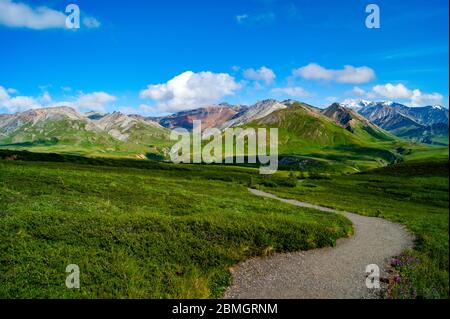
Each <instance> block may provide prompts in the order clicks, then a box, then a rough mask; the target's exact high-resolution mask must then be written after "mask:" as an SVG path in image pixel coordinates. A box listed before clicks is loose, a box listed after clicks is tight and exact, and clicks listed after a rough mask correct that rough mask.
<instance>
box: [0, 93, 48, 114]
mask: <svg viewBox="0 0 450 319" xmlns="http://www.w3.org/2000/svg"><path fill="white" fill-rule="evenodd" d="M8 90H9V89H5V88H4V87H3V86H0V108H5V109H7V110H8V112H10V113H15V112H21V111H25V110H28V109H33V108H39V107H41V104H40V103H39V102H38V101H37V99H35V98H33V97H31V96H14V97H11V96H10V95H9V94H8Z"/></svg>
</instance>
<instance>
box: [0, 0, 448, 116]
mask: <svg viewBox="0 0 450 319" xmlns="http://www.w3.org/2000/svg"><path fill="white" fill-rule="evenodd" d="M69 3H74V4H77V5H78V6H79V8H80V10H81V27H80V29H77V30H69V29H67V28H65V25H64V23H62V19H63V18H64V17H63V16H62V14H65V15H67V14H66V13H64V11H65V8H66V6H67V5H68V4H69ZM369 3H376V4H377V5H378V6H379V8H380V14H381V15H380V17H381V20H380V22H381V25H380V28H379V29H368V28H367V27H366V25H365V20H366V17H367V15H368V13H366V12H365V8H366V6H367V5H368V4H369ZM39 7H45V9H42V8H41V9H39ZM0 9H3V10H0V40H1V43H2V49H1V50H0V112H16V111H22V110H24V109H27V108H30V107H41V106H53V105H58V104H61V103H63V104H68V105H71V106H74V107H76V108H78V109H79V110H82V111H86V110H89V109H95V110H99V111H111V110H122V111H125V112H135V113H142V114H148V115H157V114H163V113H168V112H174V111H178V110H183V109H189V108H193V107H196V106H204V105H206V104H211V103H217V102H222V101H226V102H230V103H243V104H250V103H254V102H255V101H257V100H259V99H265V98H277V99H287V98H293V99H297V100H301V101H305V102H308V103H311V104H313V105H317V106H325V105H328V104H330V103H331V102H334V101H343V100H346V99H359V98H362V99H369V100H395V101H400V102H403V103H405V104H407V105H411V106H420V105H428V104H443V105H445V106H448V95H449V93H448V84H449V83H448V77H449V65H448V55H449V54H448V37H449V34H448V24H449V21H448V1H447V0H427V1H425V0H421V1H418V0H408V1H399V0H389V1H381V0H376V1H375V0H373V1H360V0H354V1H353V0H345V1H326V0H315V1H313V0H298V1H294V0H289V1H283V0H240V1H238V0H236V1H234V0H227V1H219V0H216V1H206V0H204V1H200V0H197V1H195V0H192V1H171V0H168V1H158V2H157V1H144V0H141V1H138V0H128V1H106V0H80V1H78V0H72V1H59V0H41V1H37V0H36V1H34V0H33V1H31V0H0Z"/></svg>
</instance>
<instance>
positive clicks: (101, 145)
mask: <svg viewBox="0 0 450 319" xmlns="http://www.w3.org/2000/svg"><path fill="white" fill-rule="evenodd" d="M114 114H116V113H113V115H114ZM120 116H121V119H122V120H123V119H124V118H126V119H128V120H127V123H126V124H127V125H126V126H125V125H123V124H124V122H120V121H114V119H115V120H117V118H116V116H114V117H113V118H111V117H110V116H105V117H103V118H102V121H103V122H102V123H101V124H102V125H100V120H99V121H92V120H90V119H88V118H86V117H84V116H83V115H81V114H79V113H77V112H76V111H75V110H73V109H70V108H64V107H62V108H51V109H42V110H33V111H28V112H24V113H21V114H17V115H15V117H14V118H10V119H9V120H8V122H6V121H3V122H2V123H0V124H1V125H0V131H1V132H2V134H3V135H0V148H9V149H28V150H32V151H36V152H58V153H72V154H82V155H89V156H112V157H140V158H145V157H154V156H155V155H156V156H159V157H163V156H164V154H165V153H167V150H168V147H169V146H170V143H169V132H168V130H166V129H164V128H162V127H160V126H157V125H152V124H148V123H145V122H144V121H139V120H136V119H132V118H129V117H127V116H126V115H123V114H120ZM106 128H107V129H106Z"/></svg>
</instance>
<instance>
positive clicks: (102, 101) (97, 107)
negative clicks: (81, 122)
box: [68, 92, 116, 112]
mask: <svg viewBox="0 0 450 319" xmlns="http://www.w3.org/2000/svg"><path fill="white" fill-rule="evenodd" d="M114 101H116V97H115V96H114V95H110V94H108V93H106V92H93V93H88V94H85V93H81V94H79V95H78V96H77V97H76V99H75V100H74V101H73V102H68V106H72V107H73V108H75V109H77V110H78V111H82V112H85V111H95V112H106V106H107V105H108V104H109V103H111V102H114Z"/></svg>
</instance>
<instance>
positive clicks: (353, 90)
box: [347, 86, 366, 96]
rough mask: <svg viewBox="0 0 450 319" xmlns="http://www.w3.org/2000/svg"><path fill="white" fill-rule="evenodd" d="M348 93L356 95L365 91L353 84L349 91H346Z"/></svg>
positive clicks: (361, 94) (364, 93) (363, 93)
mask: <svg viewBox="0 0 450 319" xmlns="http://www.w3.org/2000/svg"><path fill="white" fill-rule="evenodd" d="M347 94H348V95H356V96H363V95H366V91H365V90H363V89H361V88H359V87H357V86H355V87H354V88H353V89H352V90H351V91H349V92H348V93H347Z"/></svg>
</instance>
